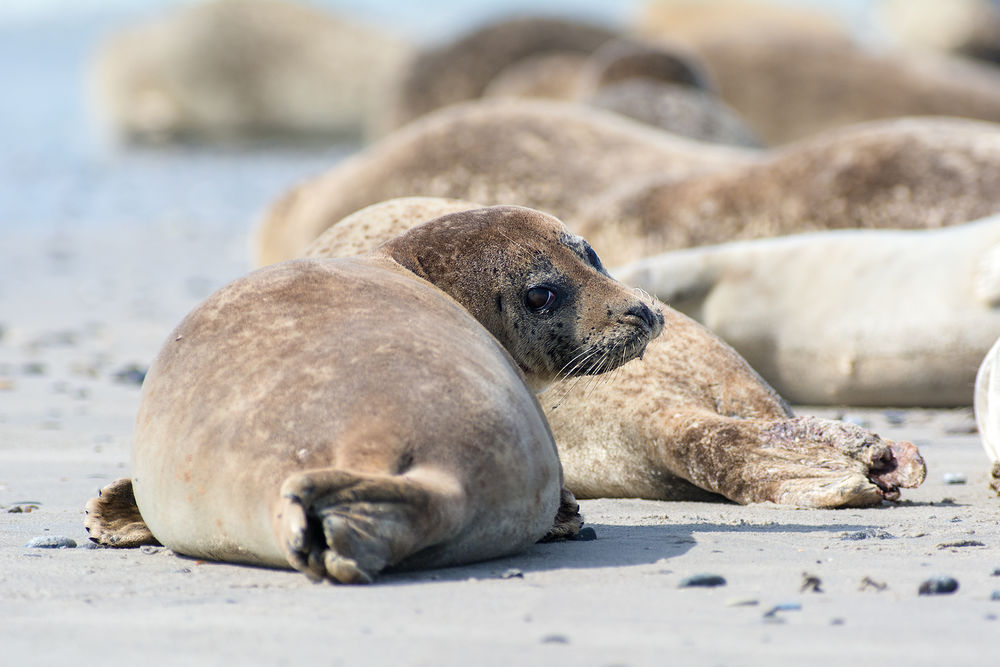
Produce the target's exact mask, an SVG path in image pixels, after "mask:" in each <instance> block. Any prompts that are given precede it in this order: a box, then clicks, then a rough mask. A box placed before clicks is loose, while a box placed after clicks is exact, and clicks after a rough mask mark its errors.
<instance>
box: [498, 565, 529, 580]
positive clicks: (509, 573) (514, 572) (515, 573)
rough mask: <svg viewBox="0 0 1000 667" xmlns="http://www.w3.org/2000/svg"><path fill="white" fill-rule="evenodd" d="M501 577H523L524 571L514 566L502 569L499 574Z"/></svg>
mask: <svg viewBox="0 0 1000 667" xmlns="http://www.w3.org/2000/svg"><path fill="white" fill-rule="evenodd" d="M500 578H501V579H524V572H521V571H520V570H519V569H517V568H516V567H512V568H510V569H507V570H504V571H503V573H501V575H500Z"/></svg>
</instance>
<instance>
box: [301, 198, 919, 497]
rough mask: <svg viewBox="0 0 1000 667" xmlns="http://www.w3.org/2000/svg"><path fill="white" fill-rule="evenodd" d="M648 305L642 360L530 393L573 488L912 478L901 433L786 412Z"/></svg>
mask: <svg viewBox="0 0 1000 667" xmlns="http://www.w3.org/2000/svg"><path fill="white" fill-rule="evenodd" d="M462 205H463V203H462V202H455V201H453V200H435V199H431V198H426V197H414V198H404V199H397V200H391V201H387V202H383V203H380V204H375V205H372V206H370V207H368V208H366V209H363V210H361V211H358V212H356V213H354V214H352V215H351V216H348V217H347V218H345V219H344V220H342V221H340V222H338V223H336V224H334V225H333V226H331V227H330V229H328V230H327V231H326V232H325V233H324V234H322V235H321V236H320V237H319V238H318V239H317V240H316V241H315V243H314V244H313V245H312V246H311V247H310V249H309V251H308V254H309V255H310V256H334V255H336V254H337V253H339V252H344V253H360V252H363V251H364V250H365V248H366V246H367V247H371V246H372V245H377V244H378V243H379V242H381V241H382V240H383V239H380V238H379V235H378V234H377V233H376V234H373V233H372V232H373V230H377V229H381V230H383V233H385V234H398V233H400V232H401V231H402V230H403V229H405V228H406V227H407V225H409V226H413V225H417V224H420V223H421V221H422V219H423V218H425V217H426V216H427V215H432V214H434V212H435V211H436V210H437V208H438V207H440V209H441V210H450V209H451V208H452V207H456V206H462ZM465 205H468V206H475V204H472V203H469V202H466V203H465ZM407 211H410V214H407ZM387 221H388V222H387ZM659 306H660V310H661V311H662V313H663V315H664V319H665V331H666V332H667V333H666V334H665V335H663V336H660V337H659V338H656V339H655V340H653V341H651V342H650V343H649V345H648V346H647V348H646V352H645V356H644V360H643V363H641V364H626V365H624V366H622V367H620V368H618V369H617V370H616V371H615V372H614V373H612V374H610V375H609V376H605V377H602V378H601V379H600V381H596V380H597V379H596V378H592V379H586V378H585V379H582V380H581V379H579V378H571V377H565V378H562V379H560V380H559V381H558V382H556V383H554V384H553V385H552V386H551V387H550V388H549V389H547V390H546V391H545V392H544V393H542V394H541V395H540V400H541V401H542V406H543V408H544V410H545V413H546V416H547V418H548V420H549V424H550V425H551V427H552V431H553V434H554V435H555V440H556V444H557V445H558V447H559V456H560V459H561V460H562V462H563V469H564V472H565V476H566V477H565V480H566V485H567V487H569V489H570V490H571V491H572V492H573V493H574V494H576V495H578V496H579V497H586V498H594V497H633V498H634V497H639V498H648V499H654V500H707V499H719V497H720V496H722V497H725V498H727V499H729V500H732V501H735V502H739V503H752V502H775V503H782V504H790V505H798V506H806V507H844V506H863V505H870V504H876V503H878V502H881V501H882V500H883V499H886V498H889V499H893V498H897V497H898V496H899V492H900V491H899V490H900V488H901V487H910V486H917V485H919V484H920V483H921V482H922V481H923V479H924V475H925V468H924V464H923V461H922V459H921V458H920V454H919V452H918V451H917V449H916V448H915V447H914V446H913V445H912V444H910V443H908V442H892V441H889V440H884V439H882V438H880V437H879V436H878V435H877V434H874V433H872V432H870V431H867V430H865V429H862V428H860V427H858V426H855V425H853V424H848V423H843V422H836V421H830V420H825V419H818V418H815V417H796V416H795V415H794V414H793V413H792V411H791V410H790V409H789V407H788V405H787V404H786V403H785V401H784V400H783V399H782V398H781V397H780V396H779V395H778V394H777V393H776V392H775V391H774V390H773V389H772V388H771V387H770V386H769V385H768V384H767V383H766V382H765V381H764V380H762V379H761V377H760V376H759V375H758V374H757V373H756V372H755V371H754V370H753V369H752V368H751V367H750V366H749V365H748V364H747V362H746V361H745V360H743V359H742V358H741V357H740V356H739V355H738V354H737V353H736V352H735V351H734V350H733V349H732V348H731V347H729V346H728V345H726V344H725V343H724V342H722V341H721V340H720V339H719V338H718V337H717V336H715V335H714V334H712V333H711V332H710V331H708V330H707V329H705V328H704V327H703V326H701V325H699V324H698V323H696V322H694V321H693V320H691V319H690V318H688V317H687V316H685V315H683V314H681V313H679V312H677V311H675V310H673V309H671V308H669V307H668V306H666V305H664V304H662V303H661V304H659Z"/></svg>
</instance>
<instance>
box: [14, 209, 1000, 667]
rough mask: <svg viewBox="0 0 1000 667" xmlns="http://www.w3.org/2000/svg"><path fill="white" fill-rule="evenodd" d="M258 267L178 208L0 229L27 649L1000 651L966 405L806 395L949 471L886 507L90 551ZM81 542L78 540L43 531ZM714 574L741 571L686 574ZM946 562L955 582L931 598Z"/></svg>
mask: <svg viewBox="0 0 1000 667" xmlns="http://www.w3.org/2000/svg"><path fill="white" fill-rule="evenodd" d="M248 269H249V265H248V261H247V251H246V236H245V233H233V232H232V231H228V232H227V231H225V230H223V229H205V228H199V227H194V226H185V225H176V224H175V225H169V224H158V225H150V226H147V227H111V228H107V229H104V230H101V231H100V232H99V233H98V232H95V231H93V230H91V231H86V230H80V231H76V232H69V231H62V232H52V233H50V234H38V233H27V232H25V233H21V234H11V235H9V237H8V239H6V242H5V244H4V245H3V247H2V248H0V314H2V318H0V325H2V331H3V334H2V339H0V506H2V507H0V522H2V523H0V526H2V528H0V615H2V617H3V618H4V623H3V624H2V627H0V645H2V646H3V654H4V662H7V663H8V664H32V665H42V664H64V663H66V662H67V661H79V660H82V661H83V662H84V663H85V664H90V663H93V662H96V661H97V659H98V657H97V656H100V659H102V660H103V659H105V658H108V657H110V658H111V659H113V661H114V662H116V663H122V664H124V663H128V662H132V661H138V660H143V661H146V662H151V663H153V664H182V663H183V664H231V663H233V662H234V661H237V660H239V661H245V662H250V663H256V664H294V663H298V662H300V661H303V660H310V661H320V662H321V664H331V665H340V664H343V665H349V664H361V663H363V664H375V665H377V664H419V665H445V664H454V665H459V664H461V665H467V664H496V665H501V664H549V663H552V662H553V661H555V663H556V664H570V663H572V664H581V665H605V666H608V665H646V664H649V665H652V664H664V663H665V662H666V663H668V664H713V665H755V664H787V663H789V662H792V661H794V660H799V661H809V662H810V663H813V664H833V663H835V662H836V663H842V662H843V660H844V659H845V658H849V657H854V658H857V659H865V660H873V661H881V660H885V661H888V660H892V661H894V662H897V661H902V662H905V663H906V664H941V663H946V664H968V665H974V664H982V665H986V664H991V663H992V661H993V660H995V657H996V637H997V636H998V635H997V633H998V632H1000V599H991V598H1000V557H998V556H997V553H998V547H1000V524H998V521H997V516H998V509H1000V508H998V506H1000V499H998V498H997V497H995V496H993V495H991V493H990V492H989V490H988V488H987V468H988V466H987V462H986V458H985V456H984V454H983V451H982V448H981V446H980V444H979V440H978V435H977V434H976V432H975V426H974V421H973V418H972V413H971V410H968V409H960V410H937V411H923V410H909V411H899V410H859V409H847V408H845V409H832V408H823V409H810V408H808V407H805V408H801V409H800V410H799V411H800V412H801V413H803V414H808V413H815V414H821V415H823V416H834V417H836V416H843V417H845V418H847V419H850V420H854V421H858V422H862V423H865V424H870V426H871V427H872V428H873V429H875V430H876V431H878V432H880V433H881V434H882V435H885V436H888V437H890V438H903V439H909V440H912V441H913V442H915V443H916V444H917V445H918V446H919V447H920V449H921V451H922V452H923V454H924V456H925V458H926V460H927V465H928V471H929V472H928V479H927V482H926V483H925V484H924V485H923V486H922V487H920V488H918V489H915V490H907V491H905V492H904V494H903V498H902V500H901V501H900V502H898V503H885V504H884V505H883V506H881V507H877V508H873V509H863V510H836V511H820V510H796V509H786V508H778V507H776V506H767V505H759V506H746V507H741V506H737V505H730V504H721V503H719V504H710V503H668V502H651V501H640V500H627V499H625V500H594V501H584V502H583V503H581V504H582V510H583V513H584V516H585V519H586V521H587V525H588V526H591V527H592V528H593V529H594V530H595V531H596V534H597V539H596V540H592V541H574V542H567V543H556V544H540V545H536V546H534V547H533V548H532V549H531V550H529V551H528V552H527V553H524V554H522V555H520V556H517V557H513V558H507V559H502V560H497V561H491V562H486V563H480V564H476V565H469V566H465V567H458V568H450V569H444V570H436V571H426V572H413V573H397V574H390V575H387V576H385V577H383V578H382V579H380V581H379V582H378V583H376V584H375V585H373V586H368V587H345V586H334V585H330V584H312V583H310V582H309V581H308V580H306V578H305V577H303V576H302V575H300V574H298V573H295V572H291V571H276V570H265V569H258V568H251V567H241V566H237V565H229V564H219V563H212V562H203V561H197V560H192V559H188V558H183V557H180V556H177V555H175V554H173V553H172V552H170V551H168V550H165V549H162V548H150V547H146V548H143V549H141V550H124V551H119V550H112V549H94V548H87V547H88V546H89V543H88V541H87V535H86V532H85V531H84V529H83V524H82V521H83V506H84V503H85V502H86V501H87V499H88V498H90V497H91V496H92V495H94V494H95V493H96V491H97V489H99V488H100V487H101V486H103V485H104V484H107V483H108V482H110V481H112V480H113V479H115V478H118V477H121V476H127V474H128V462H129V447H130V434H131V430H132V420H133V418H134V414H135V410H136V407H137V402H138V396H139V386H138V384H137V382H136V380H137V378H136V371H141V370H143V369H145V367H146V366H147V365H148V364H149V362H150V360H151V359H152V357H153V356H154V355H155V353H156V351H157V349H158V348H159V346H160V344H161V343H162V341H163V340H164V339H165V337H166V336H167V334H168V333H169V331H170V329H171V328H172V327H173V326H174V325H175V324H176V323H177V322H178V321H179V320H180V318H181V317H183V315H184V314H185V313H186V312H187V311H188V310H189V309H190V308H192V307H193V306H194V305H195V304H196V303H197V302H198V301H199V300H200V299H202V298H204V297H205V296H206V295H207V294H209V293H210V292H211V291H213V290H214V289H216V288H217V287H219V286H221V285H223V284H224V283H225V282H227V281H228V280H230V279H232V278H235V277H236V276H238V275H240V274H242V273H244V272H245V271H247V270H248ZM40 304H44V307H41V306H40ZM956 480H964V483H961V484H954V483H948V482H953V481H956ZM58 538H67V539H68V540H72V541H73V542H74V543H75V544H76V545H77V546H76V547H75V548H59V549H46V548H36V547H29V546H26V545H28V544H30V543H32V541H35V542H36V543H37V542H38V541H39V540H42V541H45V540H49V541H53V540H55V541H59V540H58ZM698 574H714V575H720V576H721V577H723V578H724V579H725V581H726V584H725V585H723V586H718V587H713V588H705V587H689V588H681V587H680V584H681V582H682V581H683V580H685V579H686V578H688V577H690V576H692V575H698ZM938 576H949V577H952V578H954V579H955V580H956V581H957V582H958V584H959V587H958V590H957V591H955V592H954V593H951V594H942V595H919V594H918V589H919V587H920V586H921V584H922V583H923V582H924V581H926V580H929V579H932V578H934V577H938ZM817 587H818V590H816V588H817ZM8 661H9V662H8Z"/></svg>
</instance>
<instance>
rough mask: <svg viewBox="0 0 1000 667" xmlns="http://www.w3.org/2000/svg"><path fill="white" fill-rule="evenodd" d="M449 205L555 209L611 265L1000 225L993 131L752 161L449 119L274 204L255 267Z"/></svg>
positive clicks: (649, 136)
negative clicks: (398, 200) (809, 237)
mask: <svg viewBox="0 0 1000 667" xmlns="http://www.w3.org/2000/svg"><path fill="white" fill-rule="evenodd" d="M412 195H428V196H438V197H453V198H458V199H466V200H470V201H479V202H483V203H484V204H498V203H517V204H522V205H525V206H532V207H535V208H538V209H539V210H545V211H551V212H552V213H553V214H554V215H556V216H557V217H559V218H560V219H562V220H564V221H565V222H566V224H567V225H568V226H569V227H570V228H571V229H573V230H574V231H575V232H577V233H579V234H581V235H583V236H584V237H585V238H587V239H590V242H591V243H593V244H595V246H596V247H599V248H601V252H602V257H603V259H604V261H605V263H606V264H607V265H608V266H612V267H613V266H620V265H622V264H625V263H628V262H631V261H635V260H637V259H640V258H642V257H645V256H648V255H651V254H656V253H659V252H665V251H667V250H673V249H677V248H684V247H690V246H696V245H709V244H713V243H723V242H726V241H729V240H735V239H750V238H760V237H769V236H779V235H785V234H793V233H796V232H803V231H811V230H822V229H830V228H842V227H851V228H868V227H900V226H906V227H911V228H928V227H941V226H945V225H953V224H958V223H962V222H967V221H969V220H975V219H978V218H982V217H985V216H987V215H991V214H993V213H997V212H1000V129H998V127H997V126H996V125H994V124H992V123H983V122H980V121H971V120H964V119H941V118H921V119H917V118H911V119H894V120H889V121H873V122H871V123H864V124H861V125H856V126H852V127H848V128H841V129H838V130H833V131H831V132H828V133H825V134H823V135H819V136H816V137H813V138H810V139H808V140H803V141H801V142H798V143H796V144H792V145H789V146H785V147H782V148H779V149H772V150H770V151H766V152H761V151H754V150H748V149H738V148H735V147H731V146H722V145H718V144H706V143H703V142H694V141H689V140H685V139H683V138H681V137H677V136H675V135H671V134H668V133H666V132H662V131H658V130H656V129H653V128H650V127H648V126H644V125H642V124H639V123H634V122H630V121H629V120H627V119H625V118H622V117H620V116H617V115H615V114H608V113H601V112H599V111H597V110H594V109H588V108H584V107H582V106H579V105H570V104H566V103H559V102H542V101H534V100H532V101H528V100H519V101H513V102H509V103H507V104H499V103H494V104H491V105H487V104H484V103H482V102H478V103H477V102H470V103H467V104H465V105H460V106H455V107H451V108H449V109H444V110H441V111H439V112H436V113H434V114H431V115H429V116H426V117H425V118H424V119H422V120H421V121H418V122H417V123H414V124H412V125H410V126H409V127H408V128H406V129H404V130H401V131H400V132H398V133H396V134H394V135H392V136H390V137H387V138H386V139H385V140H383V141H382V142H379V143H378V144H376V145H374V146H371V147H370V148H368V149H366V150H365V151H363V152H361V153H359V154H357V155H355V156H354V157H352V158H350V159H348V160H345V161H344V162H342V163H340V164H338V165H337V166H336V167H334V168H333V169H331V170H329V171H327V172H326V173H325V174H323V175H320V176H319V177H316V178H314V179H312V180H310V181H307V182H305V183H303V184H301V185H299V186H298V187H296V188H294V189H293V190H291V191H290V192H289V193H287V194H286V195H285V196H283V197H282V198H281V199H280V200H279V201H278V202H277V203H276V204H274V205H273V206H272V208H271V210H270V211H268V212H267V214H266V215H265V216H264V218H263V220H262V221H261V222H260V223H259V225H258V228H257V231H256V233H255V246H256V250H255V252H256V260H257V262H259V263H270V262H274V261H279V260H281V259H288V258H290V257H296V256H299V255H301V254H302V252H303V251H304V250H305V248H306V247H307V246H308V245H309V243H310V242H311V241H312V240H313V239H315V238H316V237H317V236H319V234H320V233H322V231H323V230H324V229H326V228H327V227H329V226H330V225H331V224H333V223H334V222H336V221H337V220H340V219H342V218H343V217H345V216H347V215H349V214H350V213H352V212H354V211H356V210H359V209H361V208H364V207H365V206H368V205H369V204H374V203H377V202H379V201H384V200H386V199H392V198H395V197H404V196H412Z"/></svg>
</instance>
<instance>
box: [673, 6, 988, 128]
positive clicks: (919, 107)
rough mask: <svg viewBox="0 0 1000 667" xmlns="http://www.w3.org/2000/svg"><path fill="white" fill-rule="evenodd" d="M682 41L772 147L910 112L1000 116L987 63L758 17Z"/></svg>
mask: <svg viewBox="0 0 1000 667" xmlns="http://www.w3.org/2000/svg"><path fill="white" fill-rule="evenodd" d="M678 39H679V38H678ZM682 43H683V44H684V45H685V46H687V47H688V48H689V49H690V50H691V51H692V53H694V54H695V56H697V58H698V59H699V60H700V61H701V62H702V63H703V64H704V66H705V69H706V70H707V71H708V74H709V75H710V76H711V78H712V80H713V81H715V82H716V84H717V86H718V90H719V96H720V97H721V98H722V100H723V101H724V102H725V103H726V104H728V105H729V106H730V107H732V108H733V109H735V110H736V112H737V113H738V114H739V115H740V117H742V118H743V119H744V120H745V121H746V122H747V123H748V124H749V125H750V126H751V127H753V128H754V129H755V130H757V132H758V133H759V134H760V136H761V138H762V139H763V140H764V143H765V144H767V145H769V146H775V145H780V144H787V143H789V142H792V141H797V140H800V139H804V138H807V137H810V136H813V135H815V134H817V133H820V132H825V131H828V130H833V129H835V128H838V127H844V126H846V125H853V124H856V123H862V122H867V121H872V120H878V119H888V118H897V117H903V116H955V117H959V118H973V119H978V120H984V121H990V122H997V121H1000V86H998V81H1000V76H998V74H997V72H996V71H995V68H994V67H993V66H992V65H989V64H986V63H979V62H974V61H971V60H967V59H964V58H958V57H949V56H946V55H943V54H930V53H923V54H921V53H914V52H912V51H902V50H900V51H892V50H889V49H886V50H881V51H879V50H875V49H870V48H865V47H864V46H862V45H859V44H857V43H855V42H853V41H851V40H849V39H845V38H844V37H843V36H840V35H835V34H828V35H826V36H824V35H823V34H822V33H821V32H820V31H816V32H813V33H812V34H810V33H808V32H803V31H802V30H800V29H797V28H793V27H791V26H774V27H773V29H760V28H755V27H754V26H753V25H752V24H750V23H747V24H746V25H745V26H743V27H742V29H737V30H728V31H724V32H720V33H718V34H715V35H711V34H706V35H704V36H701V37H694V38H692V39H687V40H682Z"/></svg>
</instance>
